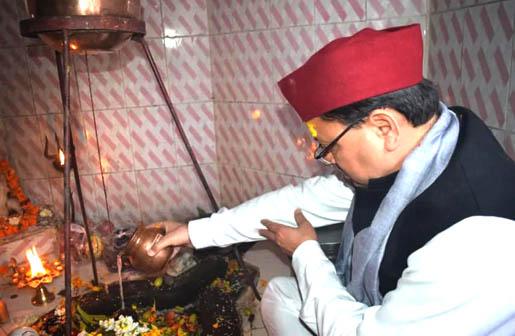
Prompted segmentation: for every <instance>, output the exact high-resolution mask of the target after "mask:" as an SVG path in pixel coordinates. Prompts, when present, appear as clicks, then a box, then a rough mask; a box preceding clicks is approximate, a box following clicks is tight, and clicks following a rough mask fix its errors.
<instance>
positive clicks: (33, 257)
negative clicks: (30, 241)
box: [25, 246, 48, 278]
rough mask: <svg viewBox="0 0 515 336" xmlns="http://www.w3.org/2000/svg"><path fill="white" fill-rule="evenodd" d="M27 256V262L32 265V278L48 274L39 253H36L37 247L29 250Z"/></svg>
mask: <svg viewBox="0 0 515 336" xmlns="http://www.w3.org/2000/svg"><path fill="white" fill-rule="evenodd" d="M25 255H26V256H27V260H28V261H29V264H30V276H31V277H32V278H35V277H41V276H44V275H46V274H47V273H48V271H47V270H46V269H45V267H44V266H43V263H42V262H41V258H39V255H38V251H36V247H35V246H32V248H31V249H30V250H27V251H26V252H25Z"/></svg>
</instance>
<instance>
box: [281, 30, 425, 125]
mask: <svg viewBox="0 0 515 336" xmlns="http://www.w3.org/2000/svg"><path fill="white" fill-rule="evenodd" d="M422 55H423V43H422V34H421V31H420V26H419V25H418V24H413V25H408V26H402V27H393V28H388V29H384V30H374V29H371V28H365V29H363V30H361V31H359V32H357V33H356V34H354V35H352V36H349V37H342V38H339V39H336V40H334V41H332V42H330V43H329V44H327V45H326V46H325V47H323V48H322V49H320V50H319V51H317V52H316V53H315V54H314V55H313V56H311V57H310V58H309V59H308V60H307V62H306V63H304V64H303V65H302V66H301V67H300V68H298V69H297V70H295V71H293V72H292V73H290V74H289V75H287V76H286V77H284V78H283V79H281V80H280V81H279V82H278V85H279V88H280V89H281V92H282V93H283V95H284V97H285V98H286V99H287V100H288V102H289V103H290V104H291V105H292V106H293V107H294V108H295V110H296V111H297V113H298V114H299V116H300V117H301V118H302V120H303V121H307V120H310V119H312V118H315V117H318V116H320V115H322V114H324V113H326V112H329V111H331V110H334V109H335V108H338V107H342V106H345V105H349V104H352V103H355V102H358V101H360V100H363V99H366V98H371V97H374V96H378V95H382V94H385V93H388V92H393V91H397V90H400V89H404V88H407V87H409V86H412V85H415V84H417V83H419V82H420V81H422Z"/></svg>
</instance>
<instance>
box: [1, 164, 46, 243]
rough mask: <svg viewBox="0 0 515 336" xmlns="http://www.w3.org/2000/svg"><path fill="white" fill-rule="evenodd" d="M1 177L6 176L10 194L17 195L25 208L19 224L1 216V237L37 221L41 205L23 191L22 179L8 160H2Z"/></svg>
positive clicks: (19, 230) (23, 228) (14, 232)
mask: <svg viewBox="0 0 515 336" xmlns="http://www.w3.org/2000/svg"><path fill="white" fill-rule="evenodd" d="M0 178H5V181H6V182H7V187H8V188H9V192H10V194H11V195H12V196H13V197H15V198H16V199H17V200H18V201H19V202H20V205H21V207H22V209H23V214H22V216H21V218H20V221H19V223H18V224H15V225H12V224H10V223H9V218H8V217H0V238H2V237H5V236H9V235H12V234H16V233H18V232H21V231H23V230H25V229H27V228H28V227H30V226H33V225H35V224H36V223H37V219H38V213H39V207H38V206H36V205H34V204H32V203H31V201H30V200H29V198H28V197H27V196H26V195H25V193H24V192H23V189H22V188H21V185H20V180H19V178H18V175H16V172H15V171H14V169H13V168H12V167H11V166H10V165H9V162H7V160H0Z"/></svg>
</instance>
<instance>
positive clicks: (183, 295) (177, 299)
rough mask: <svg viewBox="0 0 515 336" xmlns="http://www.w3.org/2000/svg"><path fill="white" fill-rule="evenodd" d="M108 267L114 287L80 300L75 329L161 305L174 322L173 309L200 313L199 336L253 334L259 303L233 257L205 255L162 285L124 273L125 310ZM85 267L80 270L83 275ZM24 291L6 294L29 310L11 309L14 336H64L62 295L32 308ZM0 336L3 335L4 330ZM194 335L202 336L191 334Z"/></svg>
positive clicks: (253, 271) (102, 271)
mask: <svg viewBox="0 0 515 336" xmlns="http://www.w3.org/2000/svg"><path fill="white" fill-rule="evenodd" d="M102 264H103V263H102V262H99V273H100V274H101V276H100V278H101V279H102V281H106V276H107V277H110V278H111V281H110V282H109V283H111V284H110V285H108V286H106V287H105V288H102V289H101V290H100V291H87V292H85V293H82V294H80V295H78V296H76V297H75V303H76V305H74V306H75V311H74V313H75V314H74V326H75V327H77V328H78V329H79V328H80V329H84V328H85V327H87V328H88V329H89V330H92V329H94V328H95V326H96V325H97V324H98V318H99V317H102V318H105V317H108V318H109V317H117V316H118V315H120V314H123V315H126V316H127V315H128V316H131V315H132V316H133V317H134V318H135V320H137V313H136V311H139V312H141V311H142V309H143V310H144V309H147V311H148V308H151V307H155V310H156V311H157V314H159V312H167V315H166V318H167V319H168V318H170V316H171V315H173V314H175V313H171V309H174V308H177V307H178V308H177V309H182V310H184V314H186V313H187V314H195V315H196V319H197V321H196V322H197V323H198V325H199V326H200V328H199V330H198V333H197V334H199V335H204V334H206V335H207V334H209V335H215V336H216V335H251V333H250V325H251V323H252V320H253V317H254V312H255V309H256V308H257V304H256V300H255V297H254V295H253V293H252V290H251V289H250V287H249V286H248V284H247V282H246V280H243V279H244V277H243V274H242V273H241V272H240V271H239V270H238V269H237V264H236V263H235V261H234V260H229V259H228V257H221V256H208V257H203V258H202V259H199V260H197V264H196V265H195V266H194V267H192V268H190V269H188V270H187V271H185V272H184V273H182V274H180V275H178V276H176V277H168V276H165V277H164V278H162V279H161V278H158V281H157V280H156V279H141V278H140V279H136V280H134V279H135V278H138V275H137V274H130V273H129V274H127V273H124V275H123V278H124V282H123V289H124V291H123V292H124V301H125V302H124V303H125V309H124V310H122V309H121V308H122V307H121V299H120V291H119V285H118V282H117V281H116V279H115V278H113V277H114V276H115V275H114V274H112V273H109V272H106V268H105V266H103V265H102ZM235 265H236V267H235ZM79 268H80V269H81V270H82V272H84V271H86V269H87V265H81V266H80V267H79ZM79 268H77V269H76V270H77V271H78V270H79ZM84 268H86V269H84ZM247 268H249V270H250V272H251V278H252V279H253V281H254V282H256V281H257V279H258V277H259V273H258V270H257V268H256V267H254V266H252V265H247ZM228 269H229V271H228ZM85 273H87V272H85ZM74 274H76V273H75V272H74ZM84 279H88V277H87V276H86V277H84ZM215 279H216V280H215ZM57 280H61V281H58V282H61V284H62V277H61V278H59V279H57ZM161 280H163V281H161ZM214 280H215V281H214ZM106 282H107V281H106ZM56 287H57V288H56ZM58 288H59V286H56V284H55V283H52V284H51V285H50V286H49V289H50V290H51V291H53V292H54V293H56V294H57V293H58V292H59V290H58ZM96 290H98V288H97V289H96ZM23 291H24V292H27V293H28V292H30V293H28V295H27V293H25V295H21V291H20V290H18V291H16V290H14V291H13V290H10V291H9V293H6V294H7V296H6V294H4V299H5V300H6V301H7V304H8V307H14V306H15V304H14V302H18V304H20V303H22V302H21V301H23V303H22V304H21V305H22V306H24V307H23V308H22V307H17V308H14V309H12V308H10V312H11V323H10V328H9V327H8V326H6V325H4V326H2V329H3V330H5V332H9V329H11V330H12V329H14V328H15V327H17V326H31V325H32V326H35V327H37V328H39V329H40V333H41V334H42V335H44V333H45V332H46V334H48V335H63V334H64V330H63V325H62V323H61V322H62V321H60V319H61V320H62V318H63V317H62V316H63V315H62V312H61V314H59V310H60V308H59V305H62V297H61V296H59V295H56V296H57V298H56V300H55V302H54V303H53V304H52V305H47V306H44V307H35V306H32V305H31V304H30V298H27V297H22V296H29V297H30V296H31V295H33V292H32V291H30V290H29V291H27V290H26V289H23ZM2 293H4V288H2ZM10 293H14V295H17V297H16V298H13V299H10V298H9V297H10V296H12V295H13V294H10ZM20 300H21V301H20ZM56 307H57V309H55V308H56ZM20 308H22V309H20ZM150 311H151V309H150ZM174 311H178V310H174ZM29 312H30V313H29ZM78 312H80V313H81V314H78ZM29 315H30V317H29ZM162 316H164V315H162ZM92 317H93V318H92ZM147 317H148V316H147ZM176 318H177V317H176ZM95 319H97V320H95ZM200 330H202V331H200ZM0 335H2V332H1V331H0ZM191 335H196V334H195V333H191Z"/></svg>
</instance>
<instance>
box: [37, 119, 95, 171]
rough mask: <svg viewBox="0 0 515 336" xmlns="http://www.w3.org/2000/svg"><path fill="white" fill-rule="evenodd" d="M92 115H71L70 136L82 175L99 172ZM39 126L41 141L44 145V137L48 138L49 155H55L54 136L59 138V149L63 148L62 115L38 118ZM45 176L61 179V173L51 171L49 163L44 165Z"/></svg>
mask: <svg viewBox="0 0 515 336" xmlns="http://www.w3.org/2000/svg"><path fill="white" fill-rule="evenodd" d="M92 118H93V114H92V113H83V114H82V113H72V114H71V121H72V134H73V141H74V144H75V153H76V157H77V163H78V167H79V171H80V173H82V174H93V173H99V172H100V165H99V160H98V148H97V143H96V135H95V128H94V123H93V119H92ZM39 124H40V128H41V134H42V139H41V141H42V142H43V143H44V141H45V136H46V137H47V138H48V145H49V147H48V149H49V154H56V153H57V146H56V143H55V140H54V134H57V136H58V137H59V142H60V145H61V147H63V146H64V141H63V115H62V114H47V115H42V116H39ZM46 166H47V167H48V168H47V175H48V176H50V177H61V176H62V172H58V171H56V170H55V169H53V166H52V164H51V162H50V161H49V162H48V165H46Z"/></svg>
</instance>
